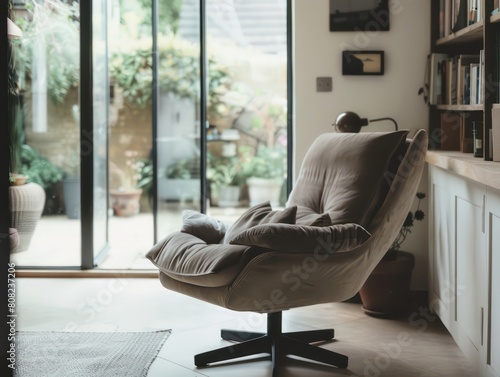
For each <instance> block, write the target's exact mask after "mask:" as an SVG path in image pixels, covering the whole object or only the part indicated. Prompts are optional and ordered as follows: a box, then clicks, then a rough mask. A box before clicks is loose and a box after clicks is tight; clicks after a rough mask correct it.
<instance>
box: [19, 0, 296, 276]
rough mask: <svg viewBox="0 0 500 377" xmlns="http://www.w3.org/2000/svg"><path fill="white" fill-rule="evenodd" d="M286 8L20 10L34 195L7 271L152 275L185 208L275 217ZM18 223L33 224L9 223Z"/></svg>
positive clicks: (27, 169) (22, 127)
mask: <svg viewBox="0 0 500 377" xmlns="http://www.w3.org/2000/svg"><path fill="white" fill-rule="evenodd" d="M289 3H290V0H288V1H286V0H248V1H246V0H245V1H239V0H224V1H223V0H165V1H161V0H154V1H149V0H119V1H118V0H116V1H106V0H91V1H85V2H83V1H76V0H27V1H25V2H24V4H23V5H19V6H18V7H17V8H16V9H15V13H16V16H17V17H16V20H15V21H16V22H17V23H18V25H19V26H20V28H21V29H22V30H23V37H22V38H20V39H18V40H16V41H13V43H14V46H15V50H16V62H17V63H16V73H17V77H18V79H17V83H18V85H19V99H20V103H21V105H20V109H21V111H20V114H21V116H20V117H19V118H18V124H19V127H18V128H16V130H18V131H19V132H18V133H17V134H16V135H12V136H13V137H12V140H11V141H10V144H11V145H16V146H19V148H18V149H17V150H18V151H19V156H20V162H19V164H18V165H19V172H20V173H24V174H26V175H29V179H28V184H27V186H25V187H22V189H25V188H26V187H35V188H36V189H35V190H36V191H37V192H38V194H39V195H41V196H42V197H39V198H38V199H37V200H36V202H37V204H38V207H39V210H40V212H39V214H38V215H36V216H35V218H34V219H33V220H30V221H29V226H26V224H28V223H18V224H16V226H13V228H16V227H17V228H18V230H19V232H20V233H23V234H22V238H23V240H24V241H23V245H22V247H21V248H18V249H17V250H14V251H15V252H14V253H13V254H12V260H13V261H14V262H15V263H16V264H17V265H18V266H20V267H21V268H22V267H33V268H74V269H79V268H83V269H89V268H95V267H99V268H103V269H134V268H137V269H148V268H153V265H152V264H151V263H149V261H148V260H147V259H146V258H145V254H146V252H147V251H148V250H149V249H150V248H151V247H152V246H153V244H154V243H155V242H156V241H158V240H159V239H161V238H163V237H164V236H166V235H167V234H168V233H170V232H172V231H175V230H179V229H180V227H181V225H182V212H183V211H184V210H194V211H199V212H205V213H208V214H209V215H212V216H214V217H217V218H219V219H221V220H222V221H225V222H227V223H230V222H232V221H234V220H235V219H236V218H237V217H238V216H239V215H240V214H241V213H242V212H244V211H245V210H246V209H247V208H248V207H249V206H251V205H253V204H256V203H259V202H263V201H267V200H270V201H271V203H272V205H273V206H274V207H280V206H284V205H285V201H286V194H287V182H288V185H289V179H288V175H287V172H288V170H289V166H290V165H291V164H290V161H289V159H288V154H289V149H290V144H291V143H290V136H291V135H290V132H289V130H290V124H289V123H290V119H291V117H290V116H289V115H290V101H289V98H290V93H291V89H290V81H291V79H290V77H291V73H290V59H289V56H290V39H289V35H290V31H289V26H288V25H289V19H290V10H289V6H290V5H289ZM15 137H17V139H16V138H15ZM11 172H14V170H12V169H11ZM22 189H19V188H12V187H11V188H10V191H11V192H13V193H14V194H15V193H16V192H17V191H20V190H22ZM259 195H260V196H259ZM23 211H24V212H26V211H31V212H33V211H32V210H26V209H24V207H20V208H19V209H16V210H14V211H13V213H24V212H23ZM27 228H30V230H31V234H30V235H26V234H24V233H27V232H26V229H27Z"/></svg>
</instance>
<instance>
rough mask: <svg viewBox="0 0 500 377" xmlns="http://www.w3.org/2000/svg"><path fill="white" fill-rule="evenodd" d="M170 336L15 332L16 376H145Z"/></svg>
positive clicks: (159, 333)
mask: <svg viewBox="0 0 500 377" xmlns="http://www.w3.org/2000/svg"><path fill="white" fill-rule="evenodd" d="M170 333H171V331H170V330H165V331H155V332H104V333H103V332H43V331H24V332H18V333H17V340H16V342H17V354H16V359H17V366H16V370H15V376H17V377H45V376H47V377H49V376H50V377H56V376H61V377H115V376H116V377H142V376H146V375H147V373H148V369H149V367H150V366H151V363H152V362H153V361H154V359H155V358H156V356H157V354H158V352H159V350H160V348H161V346H162V345H163V343H164V342H165V340H166V339H167V338H168V336H169V335H170Z"/></svg>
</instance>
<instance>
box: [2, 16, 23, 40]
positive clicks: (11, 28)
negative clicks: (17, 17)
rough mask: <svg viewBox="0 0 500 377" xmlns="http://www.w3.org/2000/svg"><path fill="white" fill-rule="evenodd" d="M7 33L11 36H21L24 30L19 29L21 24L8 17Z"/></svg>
mask: <svg viewBox="0 0 500 377" xmlns="http://www.w3.org/2000/svg"><path fill="white" fill-rule="evenodd" d="M4 30H5V29H4ZM7 35H8V36H9V38H21V37H22V36H23V32H22V31H21V29H19V26H17V25H16V24H15V23H14V22H12V20H11V19H10V18H9V17H7Z"/></svg>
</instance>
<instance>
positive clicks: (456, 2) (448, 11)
mask: <svg viewBox="0 0 500 377" xmlns="http://www.w3.org/2000/svg"><path fill="white" fill-rule="evenodd" d="M487 1H489V0H487ZM483 12H484V10H483V0H440V1H439V37H440V38H443V37H446V36H448V35H450V34H451V33H456V32H457V31H459V30H460V29H463V28H464V27H466V26H468V25H472V24H474V23H476V22H478V21H480V20H482V19H483V18H484V15H483Z"/></svg>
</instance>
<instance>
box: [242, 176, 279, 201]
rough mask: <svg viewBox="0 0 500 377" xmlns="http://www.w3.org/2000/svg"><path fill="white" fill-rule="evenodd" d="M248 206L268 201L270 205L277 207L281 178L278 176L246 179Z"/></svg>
mask: <svg viewBox="0 0 500 377" xmlns="http://www.w3.org/2000/svg"><path fill="white" fill-rule="evenodd" d="M247 184H248V195H249V196H250V206H254V205H257V204H260V203H263V202H267V201H270V202H271V206H273V207H277V206H279V203H280V194H281V187H282V186H283V180H282V179H278V178H256V177H251V178H248V179H247Z"/></svg>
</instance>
